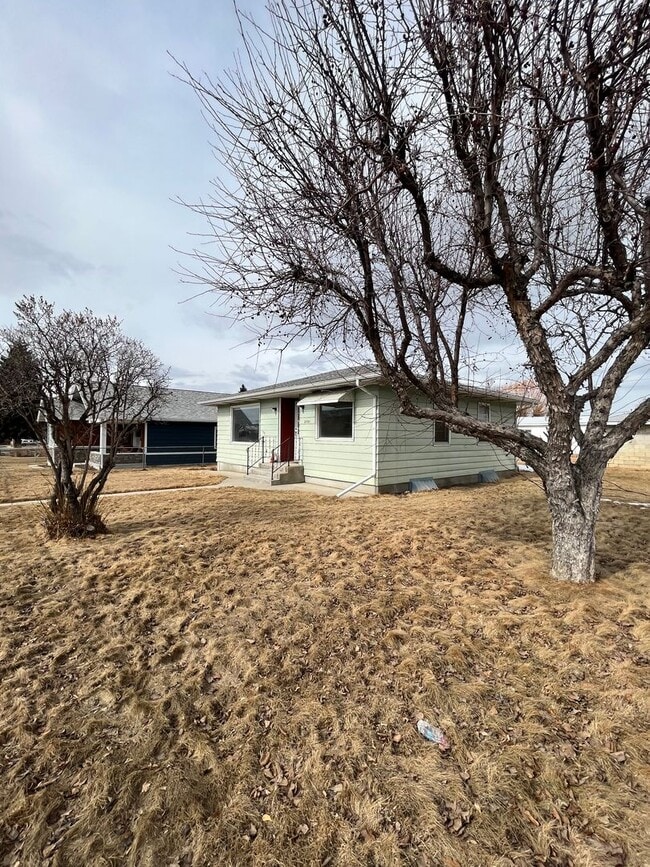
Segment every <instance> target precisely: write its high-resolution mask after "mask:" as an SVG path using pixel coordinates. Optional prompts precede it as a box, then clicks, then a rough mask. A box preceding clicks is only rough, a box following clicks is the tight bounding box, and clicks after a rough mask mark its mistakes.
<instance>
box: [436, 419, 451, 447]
mask: <svg viewBox="0 0 650 867" xmlns="http://www.w3.org/2000/svg"><path fill="white" fill-rule="evenodd" d="M433 441H434V443H448V442H449V428H448V427H447V425H446V424H445V423H444V421H435V422H434V423H433Z"/></svg>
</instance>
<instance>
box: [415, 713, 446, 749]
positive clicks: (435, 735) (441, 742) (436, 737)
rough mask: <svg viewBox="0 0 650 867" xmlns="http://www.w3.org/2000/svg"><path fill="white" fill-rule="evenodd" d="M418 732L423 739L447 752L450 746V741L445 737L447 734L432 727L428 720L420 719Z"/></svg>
mask: <svg viewBox="0 0 650 867" xmlns="http://www.w3.org/2000/svg"><path fill="white" fill-rule="evenodd" d="M417 730H418V731H419V732H420V734H421V735H422V737H423V738H426V739H427V740H428V741H431V742H432V743H434V744H438V746H439V747H440V749H442V750H446V749H447V747H448V746H449V741H448V740H447V738H446V737H445V733H444V732H443V730H442V729H439V728H436V727H435V726H432V725H431V723H430V722H429V721H428V720H426V719H419V720H418V723H417Z"/></svg>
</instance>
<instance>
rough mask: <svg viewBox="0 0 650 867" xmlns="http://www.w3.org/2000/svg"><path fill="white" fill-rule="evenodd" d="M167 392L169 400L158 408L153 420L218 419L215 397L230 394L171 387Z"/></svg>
mask: <svg viewBox="0 0 650 867" xmlns="http://www.w3.org/2000/svg"><path fill="white" fill-rule="evenodd" d="M167 394H168V397H167V400H166V401H165V403H164V404H163V405H162V406H161V407H160V408H159V409H158V410H156V412H155V413H154V415H153V418H152V419H151V421H216V420H217V415H216V413H215V411H214V409H213V407H214V406H215V404H214V401H215V399H219V398H224V397H228V396H229V395H227V394H223V393H221V392H215V391H194V389H191V388H169V389H167Z"/></svg>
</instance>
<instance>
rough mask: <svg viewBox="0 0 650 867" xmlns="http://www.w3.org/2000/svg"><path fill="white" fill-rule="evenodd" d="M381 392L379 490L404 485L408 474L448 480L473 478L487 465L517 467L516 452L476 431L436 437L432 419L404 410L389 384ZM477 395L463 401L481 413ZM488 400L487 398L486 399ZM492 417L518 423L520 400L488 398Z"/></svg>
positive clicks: (502, 468) (506, 468)
mask: <svg viewBox="0 0 650 867" xmlns="http://www.w3.org/2000/svg"><path fill="white" fill-rule="evenodd" d="M377 390H378V392H379V411H378V416H379V423H378V428H377V455H378V470H377V477H378V478H377V484H378V488H379V490H380V491H381V490H384V491H385V490H395V489H402V490H403V489H405V487H406V485H407V483H408V481H409V479H417V478H433V479H434V480H435V481H437V482H438V483H440V482H442V483H444V482H445V481H449V482H456V481H458V482H461V481H472V480H474V479H475V478H476V477H477V476H478V473H480V472H481V471H483V470H494V471H495V472H504V471H510V470H514V469H515V461H514V458H513V457H512V456H511V455H508V454H507V453H506V452H504V451H502V450H501V449H498V448H496V447H495V446H493V445H491V444H490V443H486V442H478V441H477V440H476V438H475V437H467V436H463V435H461V434H457V433H454V432H453V431H451V432H450V434H449V442H448V443H441V442H437V443H436V442H434V441H433V425H432V423H431V422H427V421H424V420H422V419H414V418H407V417H406V416H403V415H400V413H399V409H398V405H397V400H396V398H395V397H394V395H393V394H392V393H391V391H390V390H389V389H387V388H379V389H377ZM478 402H479V401H478V400H477V399H474V398H472V399H466V400H464V401H463V400H461V401H460V408H461V409H463V410H465V411H466V412H468V413H469V414H470V415H473V416H476V414H477V409H478ZM481 402H483V401H481ZM484 402H485V403H488V404H489V405H490V418H491V420H492V421H496V422H499V423H500V424H508V425H514V424H515V403H514V401H513V402H505V401H497V400H489V399H487V398H486V400H485V401H484Z"/></svg>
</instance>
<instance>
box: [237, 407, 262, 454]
mask: <svg viewBox="0 0 650 867" xmlns="http://www.w3.org/2000/svg"><path fill="white" fill-rule="evenodd" d="M253 407H257V412H258V416H259V420H258V422H257V439H256V440H236V439H233V429H232V426H233V416H234V412H235V410H236V409H244V408H248V409H253ZM261 436H262V405H261V404H260V403H236V404H233V405H232V406H231V407H230V444H231V445H233V446H246V448H248V447H249V446H252V445H254V444H255V443H256V442H259V441H260V438H261Z"/></svg>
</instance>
